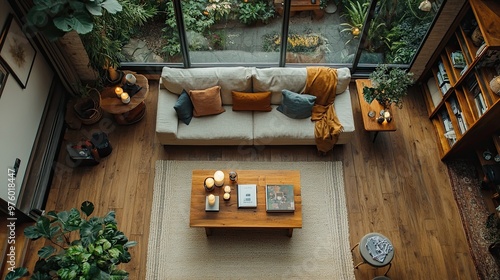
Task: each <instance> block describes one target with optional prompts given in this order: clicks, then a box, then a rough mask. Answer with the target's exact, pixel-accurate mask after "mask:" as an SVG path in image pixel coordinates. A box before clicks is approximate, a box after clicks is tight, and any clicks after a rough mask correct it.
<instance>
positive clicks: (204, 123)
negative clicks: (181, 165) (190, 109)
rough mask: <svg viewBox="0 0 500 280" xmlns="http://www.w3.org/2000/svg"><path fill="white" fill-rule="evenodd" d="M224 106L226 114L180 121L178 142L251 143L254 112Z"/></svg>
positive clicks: (206, 143)
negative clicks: (188, 122) (188, 121)
mask: <svg viewBox="0 0 500 280" xmlns="http://www.w3.org/2000/svg"><path fill="white" fill-rule="evenodd" d="M224 108H225V110H226V112H225V113H224V114H219V115H212V116H206V117H203V118H193V120H192V121H191V123H190V124H189V125H185V124H184V123H181V122H179V126H178V128H177V130H178V131H177V142H178V143H177V144H180V145H251V144H252V143H253V125H252V123H253V118H252V113H253V112H248V111H232V110H231V106H224ZM266 113H267V112H266Z"/></svg>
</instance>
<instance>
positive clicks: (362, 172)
mask: <svg viewBox="0 0 500 280" xmlns="http://www.w3.org/2000/svg"><path fill="white" fill-rule="evenodd" d="M157 87H158V81H157V80H151V81H150V90H151V91H150V94H149V97H148V99H147V100H146V101H147V113H146V116H145V118H144V119H143V120H142V121H141V122H139V123H137V124H134V125H131V126H117V125H114V124H111V125H110V123H109V122H107V121H109V119H110V116H108V115H105V116H104V121H101V123H100V124H96V125H93V126H91V127H84V128H83V129H82V130H80V131H74V130H73V131H68V132H67V133H66V135H65V140H66V141H71V142H75V141H78V140H80V139H82V138H85V135H89V134H90V133H92V132H93V131H96V130H98V129H99V128H101V129H103V130H105V131H106V132H107V133H108V135H109V138H110V141H111V143H112V145H113V148H114V150H113V152H112V154H111V155H110V156H109V157H107V158H105V159H103V160H102V162H101V163H100V164H99V165H98V166H95V167H84V168H74V169H73V168H69V167H67V165H66V163H65V162H66V161H65V156H66V152H65V151H64V150H62V152H61V153H60V158H59V160H58V168H56V171H55V178H54V181H53V185H52V188H51V191H50V194H49V197H48V202H47V210H53V209H55V210H66V209H69V208H71V207H77V208H78V207H79V205H80V203H81V202H82V201H84V200H90V201H93V202H94V203H95V204H96V212H97V213H96V214H97V215H103V214H105V213H107V212H108V211H110V210H114V211H116V215H117V219H118V221H119V224H118V225H119V229H120V230H122V231H124V232H125V234H126V235H127V236H129V238H130V239H131V240H135V241H138V243H139V244H138V246H136V247H134V248H132V249H131V254H132V262H131V263H129V264H127V265H123V268H124V269H126V270H127V271H129V272H130V279H145V274H146V254H147V241H148V232H149V220H150V217H149V216H150V209H151V201H152V190H153V179H154V165H155V161H156V160H158V159H172V160H217V161H230V160H235V161H276V162H280V161H332V160H336V161H342V162H343V166H344V180H345V189H346V195H347V205H348V212H349V227H350V243H351V244H350V245H351V246H352V245H354V244H356V243H357V242H358V240H359V239H360V238H361V237H362V236H363V235H364V234H366V233H368V232H372V231H377V232H381V233H383V234H384V235H386V236H388V237H389V238H390V239H391V240H392V242H393V244H394V247H395V257H394V260H393V266H392V268H391V270H390V272H389V275H388V276H390V277H391V278H392V279H477V274H476V271H475V268H474V265H473V262H472V259H471V256H470V253H469V249H468V247H467V241H466V239H465V234H464V230H463V228H462V225H461V221H460V216H459V214H458V209H457V206H456V203H455V201H454V199H453V194H452V192H451V187H450V180H449V178H448V173H447V169H446V166H445V165H444V164H443V163H442V162H441V161H440V159H439V152H438V149H437V146H436V143H435V141H436V137H435V135H434V130H433V127H432V124H431V122H430V121H429V119H428V118H427V116H426V109H425V106H424V101H423V99H422V97H421V95H420V94H419V93H418V92H411V94H410V95H409V96H408V97H407V98H406V99H405V104H404V108H403V109H402V110H398V112H397V121H398V130H397V131H395V132H388V133H380V134H379V135H378V138H377V140H376V142H375V143H372V141H371V140H372V137H373V135H370V134H369V133H367V132H366V131H364V130H363V125H362V120H361V115H360V114H361V113H360V106H359V101H358V98H357V96H356V92H355V90H356V89H355V86H354V83H351V87H350V88H351V95H352V98H351V99H352V105H353V110H354V117H355V124H356V135H355V137H354V139H353V140H352V142H351V143H349V144H347V145H342V146H337V147H335V148H334V151H333V152H331V153H329V154H328V155H326V156H317V154H316V150H315V147H313V146H305V147H304V146H293V147H289V146H288V147H283V146H278V147H272V146H259V147H245V148H244V149H238V147H167V148H166V149H165V148H164V147H162V146H161V145H160V144H159V143H158V140H157V139H156V137H155V120H156V102H157V93H158V90H157ZM63 147H64V145H63ZM39 246H40V244H36V243H35V244H34V245H33V246H31V247H29V248H28V254H27V255H31V258H29V257H28V259H27V262H28V263H31V264H33V262H34V261H36V251H37V250H38V248H39ZM359 260H360V257H359V255H358V254H357V251H356V250H355V255H354V263H357V262H358V261H359ZM384 272H385V269H378V270H376V269H374V268H371V267H370V266H368V265H362V266H360V267H359V269H357V270H356V272H355V274H356V279H371V278H373V277H374V276H375V275H382V274H383V273H384Z"/></svg>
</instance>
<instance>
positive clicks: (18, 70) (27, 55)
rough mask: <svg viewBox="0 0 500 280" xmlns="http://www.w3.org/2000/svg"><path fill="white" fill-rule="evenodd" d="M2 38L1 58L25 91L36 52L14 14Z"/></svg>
mask: <svg viewBox="0 0 500 280" xmlns="http://www.w3.org/2000/svg"><path fill="white" fill-rule="evenodd" d="M0 38H1V39H0V58H1V60H2V62H3V63H4V64H5V67H7V69H8V70H9V72H10V73H11V74H12V76H13V77H14V79H15V80H16V81H17V82H18V83H19V86H21V88H23V89H24V88H26V85H27V84H28V79H29V77H30V73H31V69H32V68H33V64H34V62H35V57H36V50H35V48H34V47H33V44H32V43H31V41H30V40H29V39H28V37H27V36H26V34H25V33H24V32H23V29H22V28H21V24H20V23H19V21H17V18H14V15H13V14H9V16H8V18H7V23H6V24H5V27H4V29H3V31H2V33H1V34H0Z"/></svg>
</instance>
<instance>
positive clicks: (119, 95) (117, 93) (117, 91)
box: [115, 87, 123, 99]
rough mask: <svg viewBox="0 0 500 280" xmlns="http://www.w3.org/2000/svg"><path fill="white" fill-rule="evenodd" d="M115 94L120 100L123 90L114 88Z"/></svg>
mask: <svg viewBox="0 0 500 280" xmlns="http://www.w3.org/2000/svg"><path fill="white" fill-rule="evenodd" d="M115 93H116V97H118V98H119V99H121V98H122V93H123V89H122V88H121V87H116V88H115Z"/></svg>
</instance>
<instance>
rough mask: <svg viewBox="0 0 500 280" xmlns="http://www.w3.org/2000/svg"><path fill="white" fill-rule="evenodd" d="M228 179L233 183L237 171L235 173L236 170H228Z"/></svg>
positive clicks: (235, 179) (236, 176) (236, 177)
mask: <svg viewBox="0 0 500 280" xmlns="http://www.w3.org/2000/svg"><path fill="white" fill-rule="evenodd" d="M229 180H230V181H231V183H233V184H234V183H236V181H237V180H238V173H236V171H229Z"/></svg>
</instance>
